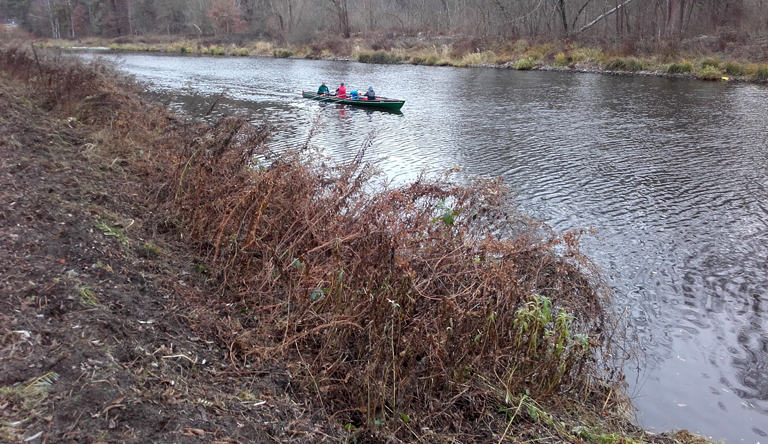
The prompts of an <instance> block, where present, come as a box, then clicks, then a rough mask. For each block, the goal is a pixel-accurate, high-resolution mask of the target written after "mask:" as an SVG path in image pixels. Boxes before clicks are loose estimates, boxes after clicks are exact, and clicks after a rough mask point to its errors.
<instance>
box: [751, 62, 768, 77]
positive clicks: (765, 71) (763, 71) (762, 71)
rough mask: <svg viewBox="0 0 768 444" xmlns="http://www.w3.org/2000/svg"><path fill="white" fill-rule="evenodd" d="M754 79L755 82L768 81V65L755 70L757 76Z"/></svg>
mask: <svg viewBox="0 0 768 444" xmlns="http://www.w3.org/2000/svg"><path fill="white" fill-rule="evenodd" d="M752 78H753V79H755V80H768V65H759V66H758V67H757V68H756V69H755V75H753V76H752Z"/></svg>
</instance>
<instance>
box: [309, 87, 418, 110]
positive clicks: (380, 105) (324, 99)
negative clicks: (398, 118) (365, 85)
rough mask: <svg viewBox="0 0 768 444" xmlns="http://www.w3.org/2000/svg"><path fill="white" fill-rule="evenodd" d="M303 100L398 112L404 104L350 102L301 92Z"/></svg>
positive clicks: (350, 100) (388, 101) (395, 102)
mask: <svg viewBox="0 0 768 444" xmlns="http://www.w3.org/2000/svg"><path fill="white" fill-rule="evenodd" d="M301 95H302V96H304V98H305V99H312V100H319V101H321V102H327V103H342V104H344V105H354V106H363V107H366V108H375V109H382V110H387V111H398V110H400V108H402V107H403V104H405V100H394V99H377V100H362V99H358V100H352V99H340V98H338V97H335V96H321V95H320V94H316V93H313V92H309V91H303V92H302V93H301Z"/></svg>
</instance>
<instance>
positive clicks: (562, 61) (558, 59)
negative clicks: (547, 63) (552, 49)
mask: <svg viewBox="0 0 768 444" xmlns="http://www.w3.org/2000/svg"><path fill="white" fill-rule="evenodd" d="M572 61H573V59H571V58H570V57H568V56H567V55H565V53H564V52H561V53H559V54H557V55H556V56H555V66H566V65H569V64H570V63H571V62H572Z"/></svg>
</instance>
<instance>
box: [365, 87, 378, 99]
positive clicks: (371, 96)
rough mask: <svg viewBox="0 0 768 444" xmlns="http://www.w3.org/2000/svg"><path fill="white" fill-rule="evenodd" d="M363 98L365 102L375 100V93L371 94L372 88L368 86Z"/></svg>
mask: <svg viewBox="0 0 768 444" xmlns="http://www.w3.org/2000/svg"><path fill="white" fill-rule="evenodd" d="M365 98H366V99H367V100H376V93H375V92H373V87H372V86H369V87H368V91H366V92H365Z"/></svg>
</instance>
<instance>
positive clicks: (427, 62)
mask: <svg viewBox="0 0 768 444" xmlns="http://www.w3.org/2000/svg"><path fill="white" fill-rule="evenodd" d="M439 63H440V59H439V58H438V57H437V56H434V55H431V56H429V57H427V58H426V59H425V60H424V64H425V65H428V66H434V65H438V64H439Z"/></svg>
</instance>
